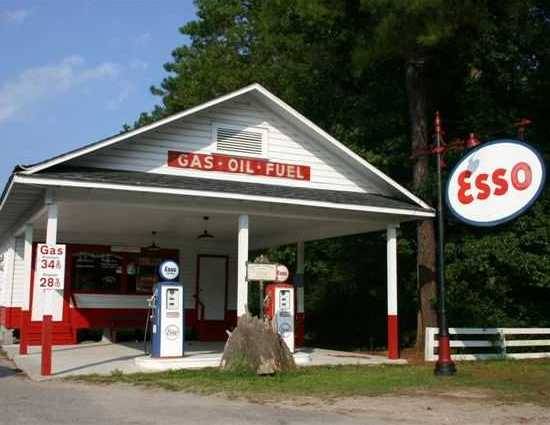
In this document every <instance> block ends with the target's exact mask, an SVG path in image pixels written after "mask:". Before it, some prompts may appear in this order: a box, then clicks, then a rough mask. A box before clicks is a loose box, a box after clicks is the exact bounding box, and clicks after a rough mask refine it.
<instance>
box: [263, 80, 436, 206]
mask: <svg viewBox="0 0 550 425" xmlns="http://www.w3.org/2000/svg"><path fill="white" fill-rule="evenodd" d="M256 89H257V90H258V91H259V92H260V93H261V94H262V95H264V96H265V97H266V98H268V99H269V100H271V101H272V102H274V103H275V104H277V105H278V106H279V107H280V108H282V109H283V110H284V111H285V112H287V113H288V114H290V115H292V116H293V117H294V118H296V119H297V120H299V121H300V122H301V123H303V124H305V125H306V126H307V127H309V128H310V129H311V130H313V131H314V132H315V133H316V134H318V135H319V136H321V137H322V138H323V139H325V140H327V141H328V142H329V143H331V144H332V145H333V146H334V147H336V148H337V149H339V150H340V151H341V152H343V153H344V154H346V155H347V156H349V157H351V158H352V159H354V160H355V161H357V162H359V163H360V164H361V165H362V166H363V167H365V168H367V169H368V170H369V171H371V172H372V173H374V174H375V175H377V176H378V177H380V178H381V179H382V180H384V181H385V182H386V183H388V184H389V185H390V186H392V187H393V188H395V189H397V190H398V191H399V192H401V193H402V194H403V195H405V196H406V197H407V198H409V199H410V200H412V201H413V202H415V203H416V204H418V205H420V206H421V207H422V208H430V209H431V207H430V206H429V205H428V204H426V203H425V202H424V201H423V200H422V199H420V198H419V197H417V196H415V195H414V194H412V193H411V192H410V191H408V190H407V189H405V188H404V187H403V186H401V185H400V184H399V183H397V182H396V181H395V180H393V179H392V178H390V177H389V176H387V175H386V174H384V173H383V172H382V171H380V170H379V169H378V168H376V167H375V166H374V165H372V164H370V163H369V162H368V161H366V160H365V159H363V158H362V157H361V156H359V155H357V154H356V153H355V152H353V151H352V150H351V149H349V148H348V147H347V146H345V145H344V144H343V143H341V142H339V141H338V140H336V139H335V138H334V137H332V136H331V135H330V134H328V133H327V132H326V131H325V130H323V129H322V128H321V127H319V126H317V125H316V124H315V123H314V122H312V121H310V120H309V119H308V118H306V117H305V116H303V115H302V114H300V113H299V112H298V111H297V110H295V109H294V108H292V107H291V106H290V105H288V104H286V103H285V102H284V101H282V100H281V99H279V98H278V97H277V96H275V95H274V94H273V93H271V92H269V91H268V90H266V89H265V88H264V87H262V86H261V85H259V84H258V85H257V87H256Z"/></svg>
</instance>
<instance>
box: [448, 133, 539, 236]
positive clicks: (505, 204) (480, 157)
mask: <svg viewBox="0 0 550 425" xmlns="http://www.w3.org/2000/svg"><path fill="white" fill-rule="evenodd" d="M544 179H545V169H544V162H543V160H542V158H541V156H540V155H539V154H538V152H537V151H535V150H534V149H533V148H532V147H530V146H529V145H527V144H525V143H523V142H520V141H517V140H495V141H493V142H488V143H485V144H483V145H481V146H479V147H477V148H475V149H474V150H472V151H471V152H470V153H469V154H468V155H466V156H465V157H464V158H462V159H461V160H460V161H459V162H458V164H457V165H456V166H455V168H454V169H453V171H452V172H451V174H450V176H449V179H448V181H447V191H446V200H447V206H448V207H449V209H450V211H451V213H452V214H453V215H454V216H455V217H457V218H458V219H459V220H460V221H463V222H465V223H468V224H472V225H474V226H495V225H497V224H501V223H505V222H507V221H510V220H512V219H513V218H515V217H517V216H518V215H520V214H521V213H522V212H524V211H525V210H526V209H527V208H529V207H530V206H531V204H532V203H533V202H535V200H536V199H537V197H538V196H539V195H540V193H541V192H542V189H543V187H544Z"/></svg>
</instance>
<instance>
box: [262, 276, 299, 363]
mask: <svg viewBox="0 0 550 425" xmlns="http://www.w3.org/2000/svg"><path fill="white" fill-rule="evenodd" d="M264 314H265V316H267V317H269V318H270V319H271V321H272V323H273V325H274V327H275V330H276V331H277V333H278V334H279V335H280V336H281V338H282V339H283V341H284V342H285V344H286V345H287V347H288V349H289V350H290V352H291V353H294V286H293V285H290V284H288V283H270V284H269V285H267V287H266V303H265V305H264Z"/></svg>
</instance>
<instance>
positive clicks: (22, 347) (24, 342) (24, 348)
mask: <svg viewBox="0 0 550 425" xmlns="http://www.w3.org/2000/svg"><path fill="white" fill-rule="evenodd" d="M30 324H31V312H30V311H21V324H20V330H19V354H28V352H29V336H30V335H29V333H30Z"/></svg>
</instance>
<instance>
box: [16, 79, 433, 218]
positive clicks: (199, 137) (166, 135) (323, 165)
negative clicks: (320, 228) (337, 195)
mask: <svg viewBox="0 0 550 425" xmlns="http://www.w3.org/2000/svg"><path fill="white" fill-rule="evenodd" d="M216 123H218V124H219V123H221V124H222V125H223V126H226V127H227V128H225V127H224V131H225V135H226V136H227V134H229V133H231V128H232V127H231V126H234V127H235V126H236V128H237V129H238V130H239V138H240V140H241V142H242V143H243V145H242V146H239V149H238V150H240V153H239V156H243V155H245V153H243V152H244V151H247V150H248V151H247V153H248V154H250V153H251V152H255V154H256V155H257V154H258V152H260V151H261V152H262V157H263V162H262V161H259V162H257V163H255V164H250V162H251V160H250V159H249V161H248V165H246V164H244V162H245V161H243V160H239V163H240V165H239V166H238V167H239V168H241V170H237V169H236V168H235V167H234V163H235V157H231V159H227V158H228V157H227V156H226V157H224V158H225V159H224V158H222V157H218V159H219V160H220V161H217V164H218V165H219V166H220V167H221V168H222V169H224V164H223V162H224V160H225V161H226V162H227V163H226V164H225V168H226V169H227V170H229V168H231V167H229V166H228V165H229V164H230V163H232V164H233V170H229V171H233V172H234V173H236V172H237V171H240V172H243V171H244V172H245V173H247V174H248V175H245V174H241V175H236V174H234V173H230V172H224V173H220V172H219V171H217V172H214V171H210V172H205V171H202V170H200V171H198V170H197V168H200V167H196V166H194V165H196V164H195V163H194V162H193V167H192V168H195V169H194V170H188V169H187V170H183V171H182V170H181V169H180V170H175V169H174V167H175V166H182V165H183V163H184V162H186V161H184V160H181V158H182V156H181V155H179V154H176V157H174V156H173V153H171V155H172V156H171V158H172V161H170V162H171V165H172V167H169V166H168V165H167V164H166V160H167V156H168V152H169V151H170V150H172V149H174V150H176V149H177V150H178V151H177V152H180V151H179V149H181V151H183V152H190V154H185V155H184V156H185V157H186V158H187V156H190V157H192V159H193V161H194V160H196V159H197V157H202V156H204V155H205V154H206V155H207V156H208V155H210V154H213V153H215V152H212V149H217V150H218V151H220V146H217V145H216V143H215V142H214V140H215V139H214V136H213V135H214V134H215V132H216V130H215V125H216ZM243 126H246V129H245V130H246V131H245V133H243V132H242V131H243ZM249 132H252V133H249ZM258 132H261V133H262V135H261V136H258V135H257V133H258ZM267 136H269V140H268V141H267V142H268V144H267V145H266V146H265V147H264V146H263V145H262V146H261V147H259V146H257V143H258V140H257V139H258V138H260V139H261V140H264V139H267ZM230 139H231V140H228V141H227V145H228V146H225V148H226V152H227V148H229V149H234V148H235V145H236V144H237V142H236V140H235V139H234V138H230ZM245 145H246V146H245ZM184 149H186V150H185V151H184ZM226 152H224V153H226ZM174 158H177V159H176V160H174ZM214 159H215V158H209V161H213V160H214ZM279 159H280V160H284V161H287V162H276V161H278V160H279ZM268 160H269V162H267V161H268ZM62 163H70V164H73V165H77V164H78V165H84V166H93V167H104V168H110V169H120V170H139V171H144V172H150V173H160V174H163V173H164V174H176V175H178V174H179V175H186V176H187V175H192V176H195V177H205V178H219V179H224V180H242V181H253V182H257V183H270V184H277V185H291V186H304V187H311V188H323V189H336V190H344V191H352V192H368V193H378V194H382V195H386V196H391V197H397V198H401V199H408V200H409V201H412V202H413V203H415V204H416V205H418V206H420V207H422V208H426V209H429V210H431V208H430V207H429V206H428V205H427V204H426V203H425V202H424V201H422V200H421V199H419V198H418V197H416V196H415V195H414V194H412V193H411V192H409V191H408V190H407V189H405V188H404V187H402V186H400V185H399V184H398V183H396V182H395V181H393V180H392V179H391V178H389V177H388V176H387V175H385V174H384V173H382V172H381V171H380V170H378V169H377V168H376V167H374V166H373V165H371V164H370V163H368V162H367V161H365V160H364V159H363V158H361V157H360V156H359V155H357V154H356V153H354V152H353V151H351V150H350V149H349V148H347V147H346V146H344V145H343V144H342V143H340V142H339V141H338V140H336V139H335V138H334V137H332V136H331V135H330V134H328V133H326V132H325V131H323V130H322V129H321V128H319V127H318V126H317V125H315V124H314V123H313V122H311V121H310V120H308V119H307V118H306V117H304V116H303V115H301V114H300V113H299V112H298V111H296V110H294V109H293V108H292V107H290V106H289V105H287V104H286V103H285V102H283V101H282V100H281V99H279V98H278V97H276V96H275V95H273V94H272V93H270V92H269V91H268V90H266V89H265V88H263V87H262V86H261V85H259V84H252V85H250V86H246V87H243V88H242V89H240V90H236V91H234V92H232V93H228V94H226V95H224V96H221V97H218V98H216V99H213V100H210V101H208V102H206V103H203V104H201V105H198V106H195V107H193V108H190V109H187V110H185V111H182V112H179V113H177V114H174V115H171V116H169V117H166V118H163V119H161V120H158V121H155V122H153V123H152V124H149V125H146V126H144V127H141V128H138V129H135V130H132V131H129V132H127V133H123V134H119V135H116V136H113V137H111V138H108V139H105V140H102V141H99V142H97V143H93V144H91V145H88V146H84V147H83V148H81V149H77V150H74V151H71V152H68V153H66V154H63V155H59V156H56V157H54V158H51V159H48V160H46V161H42V162H39V163H37V164H33V165H29V166H25V167H22V168H23V170H22V171H21V172H20V174H21V175H32V174H35V173H38V172H40V171H42V170H44V169H47V168H50V167H53V166H55V165H58V164H62ZM243 164H244V165H246V166H244V167H243ZM249 166H250V167H249ZM254 167H256V168H257V172H253V168H254ZM180 168H181V167H180ZM187 168H189V167H187ZM210 168H212V167H210ZM214 168H216V167H214ZM245 168H246V170H244V169H245ZM273 169H275V173H273ZM285 169H286V175H285V172H283V173H282V174H283V177H285V178H281V176H280V174H281V173H280V170H285ZM227 170H226V171H227ZM296 170H299V171H298V172H297V171H296ZM258 174H260V175H263V177H261V176H260V175H258ZM274 174H276V175H277V177H278V178H276V179H274V178H273V175H274ZM305 174H307V175H308V177H307V178H301V179H297V177H298V176H303V175H305ZM268 175H269V176H270V177H269V178H267V176H268ZM309 176H311V179H310V178H309ZM298 180H301V181H298Z"/></svg>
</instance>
